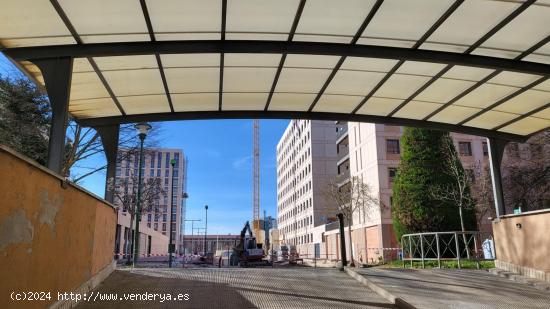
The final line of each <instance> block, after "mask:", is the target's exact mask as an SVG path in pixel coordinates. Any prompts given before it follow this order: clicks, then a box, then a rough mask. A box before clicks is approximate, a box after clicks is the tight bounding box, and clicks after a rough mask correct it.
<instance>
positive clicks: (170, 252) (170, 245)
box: [168, 159, 188, 268]
mask: <svg viewBox="0 0 550 309" xmlns="http://www.w3.org/2000/svg"><path fill="white" fill-rule="evenodd" d="M176 163H177V161H176V159H172V160H170V165H172V190H171V193H172V195H171V196H170V237H169V241H168V267H169V268H171V267H172V258H173V257H172V255H173V254H174V251H175V248H176V245H175V244H173V242H174V236H173V235H172V234H173V233H174V228H173V226H172V223H173V221H174V220H172V217H173V216H174V213H177V208H176V207H174V168H175V166H176ZM176 192H177V188H176ZM187 197H188V195H187V193H183V195H182V198H187ZM174 210H176V211H174Z"/></svg>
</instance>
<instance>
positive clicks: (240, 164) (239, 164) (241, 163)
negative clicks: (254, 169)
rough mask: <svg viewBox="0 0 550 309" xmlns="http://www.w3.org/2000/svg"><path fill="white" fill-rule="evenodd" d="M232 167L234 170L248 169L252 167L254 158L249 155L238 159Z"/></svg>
mask: <svg viewBox="0 0 550 309" xmlns="http://www.w3.org/2000/svg"><path fill="white" fill-rule="evenodd" d="M231 165H232V166H233V168H234V169H243V168H245V169H248V167H250V166H252V156H250V155H249V156H244V157H242V158H239V159H236V160H234V161H233V163H232V164H231Z"/></svg>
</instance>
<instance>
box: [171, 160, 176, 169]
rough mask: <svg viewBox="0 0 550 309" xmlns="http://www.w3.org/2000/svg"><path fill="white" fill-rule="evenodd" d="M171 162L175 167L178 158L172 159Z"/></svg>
mask: <svg viewBox="0 0 550 309" xmlns="http://www.w3.org/2000/svg"><path fill="white" fill-rule="evenodd" d="M170 164H171V165H172V167H174V166H175V165H176V159H172V160H170Z"/></svg>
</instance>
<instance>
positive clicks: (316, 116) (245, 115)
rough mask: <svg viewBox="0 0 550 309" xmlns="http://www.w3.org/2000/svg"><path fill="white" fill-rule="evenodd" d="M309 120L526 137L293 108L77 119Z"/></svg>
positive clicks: (87, 122)
mask: <svg viewBox="0 0 550 309" xmlns="http://www.w3.org/2000/svg"><path fill="white" fill-rule="evenodd" d="M257 118H258V119H311V120H334V121H336V120H341V121H355V122H372V123H381V124H389V125H400V126H411V127H423V128H428V129H434V130H442V131H450V132H460V133H465V134H472V135H478V136H485V137H495V138H500V139H505V140H510V141H518V142H522V141H525V140H526V139H527V138H528V137H526V136H522V135H516V134H510V133H505V132H498V131H491V130H486V129H479V128H473V127H466V126H458V125H453V124H446V123H440V122H431V121H423V120H416V119H406V118H395V117H386V116H375V115H361V114H348V113H323V112H305V111H304V112H297V111H263V110H256V111H226V110H223V111H199V112H175V113H157V114H138V115H126V116H112V117H102V118H90V119H77V120H76V121H77V122H78V123H80V124H81V125H83V126H90V127H96V126H105V125H113V124H122V123H136V122H142V121H172V120H197V119H257Z"/></svg>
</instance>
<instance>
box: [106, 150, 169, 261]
mask: <svg viewBox="0 0 550 309" xmlns="http://www.w3.org/2000/svg"><path fill="white" fill-rule="evenodd" d="M129 152H132V151H129ZM109 186H111V188H113V187H114V192H115V204H116V205H117V210H118V208H120V207H122V210H123V211H124V212H127V213H128V214H130V233H128V234H127V235H126V237H127V238H126V246H127V247H126V252H131V251H130V249H131V248H129V245H130V243H133V241H132V239H131V237H132V231H133V230H134V220H135V219H136V206H137V191H138V176H137V175H135V174H134V173H131V174H130V177H128V178H126V179H125V180H124V181H123V182H120V183H116V182H115V185H114V186H113V184H112V183H109ZM165 196H166V192H165V191H164V189H163V186H162V183H161V179H160V177H155V178H148V179H147V180H146V181H145V182H144V183H143V184H142V187H141V203H140V208H141V214H142V215H143V214H144V213H147V212H155V213H158V212H160V211H161V210H163V211H166V208H163V209H161V207H160V199H161V197H165ZM164 207H166V206H164ZM130 261H131V254H128V262H130Z"/></svg>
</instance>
